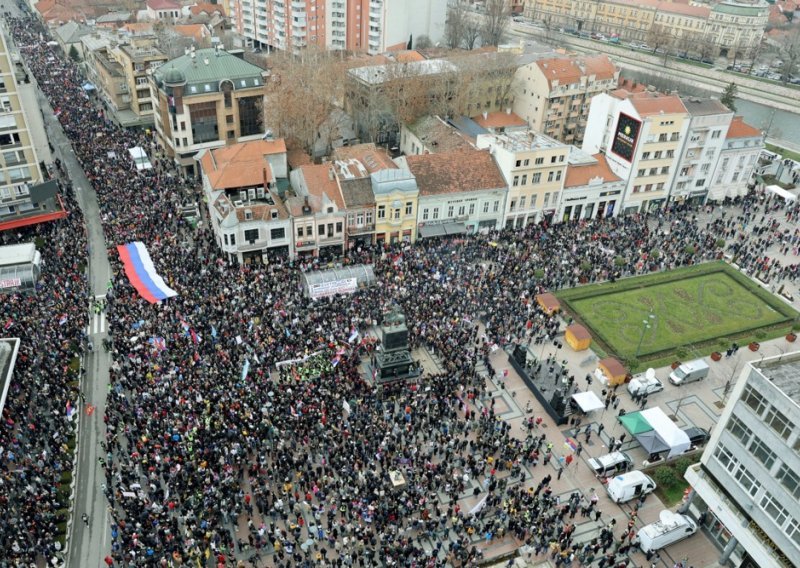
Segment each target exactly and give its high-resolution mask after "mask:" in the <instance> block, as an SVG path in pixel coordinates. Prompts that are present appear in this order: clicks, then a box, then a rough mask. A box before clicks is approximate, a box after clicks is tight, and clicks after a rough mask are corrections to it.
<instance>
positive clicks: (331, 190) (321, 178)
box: [300, 164, 344, 210]
mask: <svg viewBox="0 0 800 568" xmlns="http://www.w3.org/2000/svg"><path fill="white" fill-rule="evenodd" d="M300 171H301V172H303V179H305V182H306V187H307V188H308V193H309V194H310V195H315V196H317V197H318V198H319V199H320V200H321V201H320V203H322V202H323V201H324V200H322V197H323V195H327V196H328V199H329V200H330V201H333V202H334V203H336V207H337V208H339V209H340V210H341V209H344V201H343V200H342V196H341V194H340V193H339V184H338V183H337V182H336V176H335V175H334V171H333V166H332V165H331V164H319V165H310V166H301V167H300Z"/></svg>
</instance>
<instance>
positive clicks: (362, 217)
mask: <svg viewBox="0 0 800 568" xmlns="http://www.w3.org/2000/svg"><path fill="white" fill-rule="evenodd" d="M365 223H366V224H367V225H371V224H372V211H365V212H362V213H356V214H353V213H348V215H347V225H348V226H353V225H355V226H357V227H360V226H361V225H364V224H365Z"/></svg>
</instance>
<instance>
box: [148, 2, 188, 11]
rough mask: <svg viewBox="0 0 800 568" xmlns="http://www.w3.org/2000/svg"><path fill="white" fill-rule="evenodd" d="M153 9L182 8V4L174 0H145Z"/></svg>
mask: <svg viewBox="0 0 800 568" xmlns="http://www.w3.org/2000/svg"><path fill="white" fill-rule="evenodd" d="M145 4H147V7H148V8H150V9H151V10H180V9H181V5H180V4H178V3H177V2H173V1H172V0H147V2H145Z"/></svg>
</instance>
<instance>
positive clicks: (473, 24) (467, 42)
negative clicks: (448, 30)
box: [464, 15, 481, 49]
mask: <svg viewBox="0 0 800 568" xmlns="http://www.w3.org/2000/svg"><path fill="white" fill-rule="evenodd" d="M479 37H481V22H480V21H478V19H477V18H475V17H473V16H472V15H470V16H468V17H467V19H466V22H465V23H464V47H466V48H467V49H475V44H476V43H478V38H479Z"/></svg>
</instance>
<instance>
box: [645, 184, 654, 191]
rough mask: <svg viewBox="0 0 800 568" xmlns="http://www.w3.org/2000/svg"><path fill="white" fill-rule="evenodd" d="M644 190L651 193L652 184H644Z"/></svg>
mask: <svg viewBox="0 0 800 568" xmlns="http://www.w3.org/2000/svg"><path fill="white" fill-rule="evenodd" d="M644 190H645V191H653V184H652V183H647V184H645V186H644Z"/></svg>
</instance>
